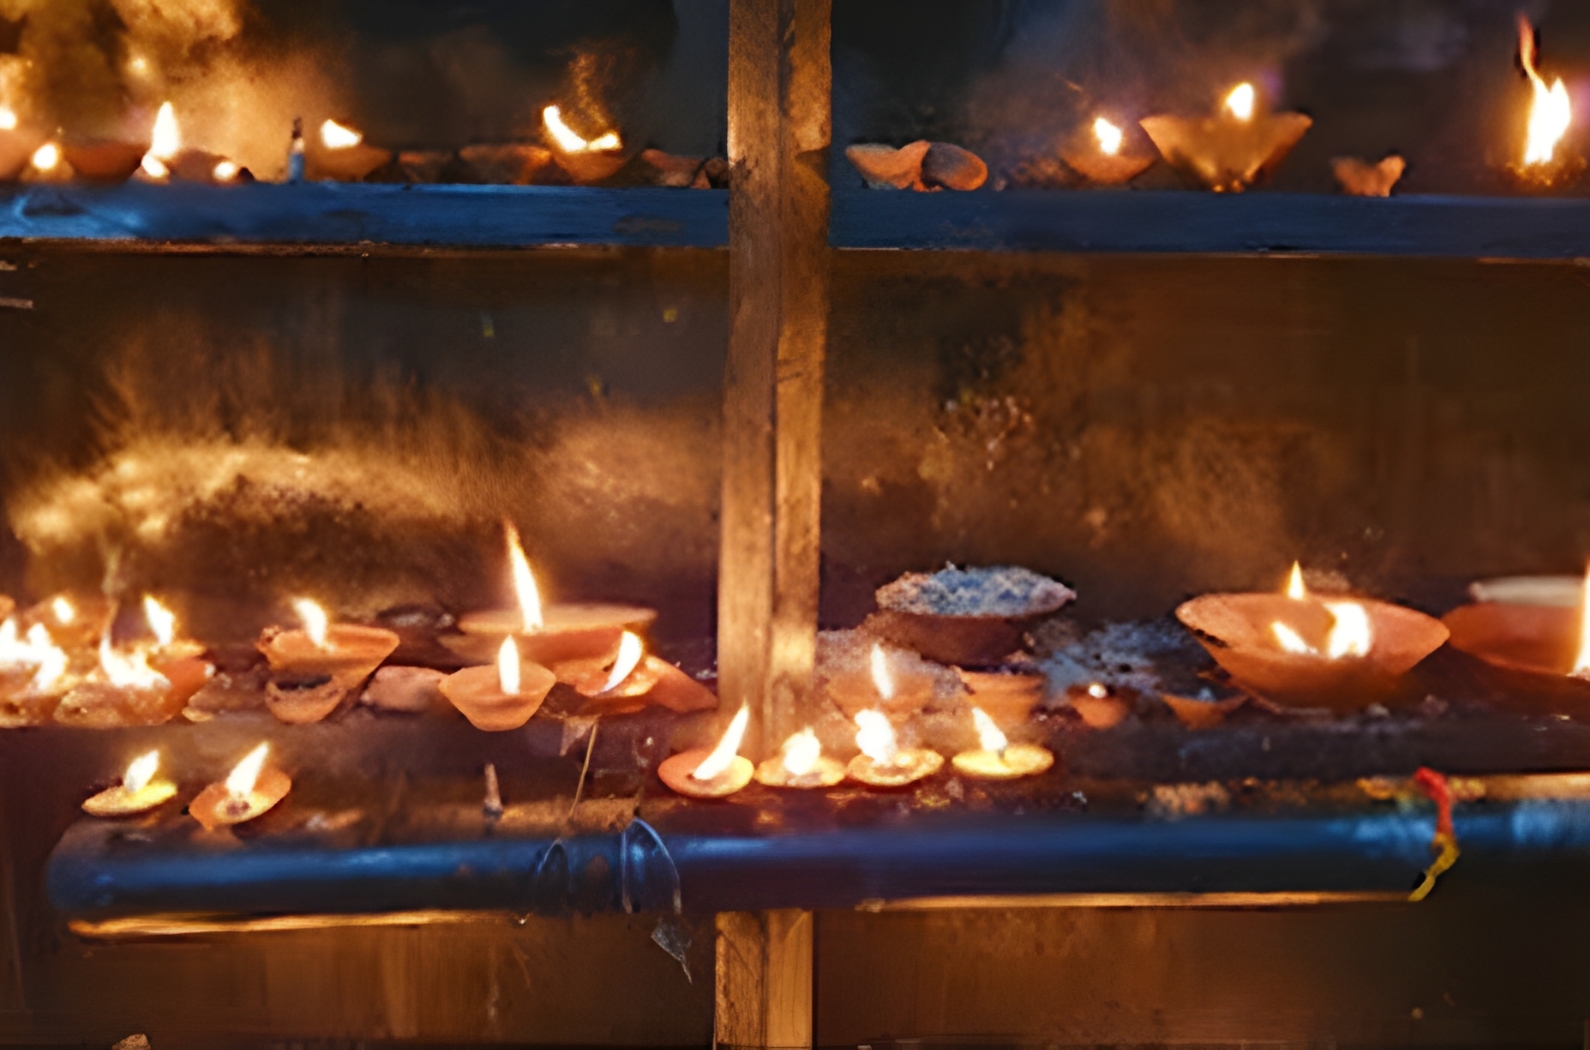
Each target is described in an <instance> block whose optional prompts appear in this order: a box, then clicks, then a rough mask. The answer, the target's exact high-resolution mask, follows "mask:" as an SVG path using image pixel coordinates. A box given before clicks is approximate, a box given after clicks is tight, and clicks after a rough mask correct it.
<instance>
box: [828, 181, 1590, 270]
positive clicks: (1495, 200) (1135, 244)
mask: <svg viewBox="0 0 1590 1050" xmlns="http://www.w3.org/2000/svg"><path fill="white" fill-rule="evenodd" d="M830 236H831V242H832V244H833V245H834V247H837V248H910V249H971V250H981V251H999V250H1008V251H1053V252H1185V253H1237V254H1254V253H1278V254H1279V253H1285V254H1293V255H1315V254H1338V255H1397V256H1447V257H1458V258H1496V259H1575V258H1580V257H1584V256H1590V200H1586V199H1533V198H1508V197H1435V196H1420V197H1386V198H1370V197H1333V196H1324V195H1314V194H1302V193H1248V194H1237V195H1230V194H1217V193H1196V192H1191V191H1154V192H1148V191H1145V192H1141V193H1139V192H1129V191H1123V192H1102V191H1100V192H1077V191H1061V190H1053V191H1043V190H1007V191H1004V192H999V193H996V192H991V191H988V192H974V193H947V192H946V193H931V194H928V193H905V192H886V191H869V190H852V191H845V192H840V193H838V194H836V195H835V196H834V202H833V224H832V228H831V235H830Z"/></svg>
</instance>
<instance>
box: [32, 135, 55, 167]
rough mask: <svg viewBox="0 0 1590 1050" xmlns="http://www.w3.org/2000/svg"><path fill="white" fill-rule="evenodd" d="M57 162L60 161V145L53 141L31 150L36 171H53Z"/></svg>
mask: <svg viewBox="0 0 1590 1050" xmlns="http://www.w3.org/2000/svg"><path fill="white" fill-rule="evenodd" d="M59 163H61V147H59V146H57V145H56V144H55V143H53V142H46V143H45V144H44V145H42V146H40V147H39V148H38V149H36V150H34V151H33V158H32V164H33V167H34V169H35V170H36V171H54V170H55V166H56V165H57V164H59Z"/></svg>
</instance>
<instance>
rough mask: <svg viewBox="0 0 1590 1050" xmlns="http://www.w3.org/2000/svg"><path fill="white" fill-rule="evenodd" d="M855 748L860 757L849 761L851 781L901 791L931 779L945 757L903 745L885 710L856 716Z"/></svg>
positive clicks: (935, 752)
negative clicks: (859, 750) (908, 785)
mask: <svg viewBox="0 0 1590 1050" xmlns="http://www.w3.org/2000/svg"><path fill="white" fill-rule="evenodd" d="M856 746H857V747H859V748H860V749H861V754H859V755H857V756H856V757H855V758H853V759H851V760H850V765H849V767H848V768H847V769H846V772H848V773H849V774H850V779H851V780H857V781H860V782H861V783H863V784H866V785H867V786H868V787H877V788H898V787H905V786H906V785H907V784H914V783H916V782H917V781H918V780H922V779H924V778H926V777H930V776H932V775H933V774H934V773H937V772H938V771H939V769H940V768H941V767H942V766H943V765H944V756H943V755H941V754H939V753H938V752H937V751H929V750H927V749H926V748H919V747H906V748H902V747H901V746H900V742H899V737H897V736H896V735H895V732H894V725H893V724H892V723H891V722H890V721H889V718H888V716H887V715H885V714H884V713H883V712H882V711H858V712H857V713H856Z"/></svg>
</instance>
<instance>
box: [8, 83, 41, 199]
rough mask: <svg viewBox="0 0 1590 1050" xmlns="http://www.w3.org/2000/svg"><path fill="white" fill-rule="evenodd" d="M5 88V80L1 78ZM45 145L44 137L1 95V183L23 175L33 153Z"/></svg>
mask: <svg viewBox="0 0 1590 1050" xmlns="http://www.w3.org/2000/svg"><path fill="white" fill-rule="evenodd" d="M0 86H3V78H0ZM43 144H44V136H43V135H42V134H40V133H39V132H38V130H37V129H35V128H33V127H31V126H29V125H28V123H27V122H26V121H25V120H23V119H22V117H21V116H20V115H19V114H18V113H17V110H16V108H15V107H13V106H12V105H11V104H10V102H9V100H8V99H7V97H6V96H5V95H4V94H0V181H10V180H11V179H14V178H16V177H17V176H18V175H20V174H22V170H23V169H24V168H26V167H27V166H28V162H29V160H30V159H31V158H32V156H33V153H34V151H35V150H37V149H38V148H39V147H40V146H41V145H43Z"/></svg>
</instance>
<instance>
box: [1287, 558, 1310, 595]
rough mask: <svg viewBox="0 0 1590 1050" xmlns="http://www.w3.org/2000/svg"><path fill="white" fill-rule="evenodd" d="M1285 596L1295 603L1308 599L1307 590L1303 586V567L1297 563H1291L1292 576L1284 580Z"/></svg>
mask: <svg viewBox="0 0 1590 1050" xmlns="http://www.w3.org/2000/svg"><path fill="white" fill-rule="evenodd" d="M1286 596H1287V597H1288V598H1291V599H1292V600H1293V601H1296V602H1300V601H1303V600H1304V599H1306V598H1307V597H1308V588H1307V587H1305V586H1303V566H1302V565H1300V564H1298V563H1297V562H1293V563H1292V574H1291V575H1290V576H1288V577H1287V578H1286Z"/></svg>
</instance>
